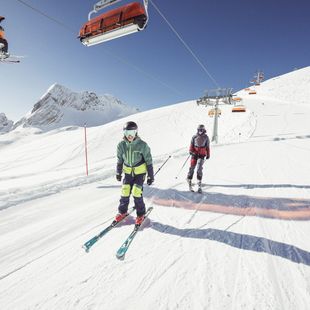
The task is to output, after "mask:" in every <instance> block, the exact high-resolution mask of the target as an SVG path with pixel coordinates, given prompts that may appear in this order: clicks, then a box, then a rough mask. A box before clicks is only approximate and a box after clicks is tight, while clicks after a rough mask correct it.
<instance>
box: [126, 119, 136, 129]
mask: <svg viewBox="0 0 310 310" xmlns="http://www.w3.org/2000/svg"><path fill="white" fill-rule="evenodd" d="M123 130H138V125H137V124H136V123H135V122H131V121H130V122H127V123H126V124H125V125H124V127H123Z"/></svg>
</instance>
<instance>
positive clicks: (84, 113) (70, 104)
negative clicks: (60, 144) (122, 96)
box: [14, 83, 139, 130]
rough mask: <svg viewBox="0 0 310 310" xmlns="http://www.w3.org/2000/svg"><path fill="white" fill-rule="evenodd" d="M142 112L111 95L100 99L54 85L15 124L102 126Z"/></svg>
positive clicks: (45, 126) (25, 125)
mask: <svg viewBox="0 0 310 310" xmlns="http://www.w3.org/2000/svg"><path fill="white" fill-rule="evenodd" d="M138 111H139V110H138V109H137V108H134V107H130V106H127V105H125V104H124V103H122V102H121V101H120V100H119V99H117V98H115V97H114V96H112V95H103V96H98V95H97V94H95V93H93V92H88V91H84V92H82V93H78V92H73V91H71V90H70V89H68V88H66V87H64V86H62V85H60V84H57V83H56V84H53V85H52V86H51V87H50V88H49V89H48V90H47V92H46V93H45V94H44V95H43V96H42V97H41V98H40V99H39V101H38V102H37V103H36V104H35V105H34V106H33V109H32V111H31V112H29V113H28V114H27V115H26V116H24V117H23V118H22V119H21V120H19V121H18V122H16V124H14V129H15V128H17V127H20V126H22V127H36V128H40V129H42V130H51V129H55V128H60V127H64V126H84V124H86V125H87V126H88V127H93V126H99V125H103V124H106V123H108V122H111V121H113V120H116V119H118V118H122V117H125V116H128V115H131V114H134V113H137V112H138Z"/></svg>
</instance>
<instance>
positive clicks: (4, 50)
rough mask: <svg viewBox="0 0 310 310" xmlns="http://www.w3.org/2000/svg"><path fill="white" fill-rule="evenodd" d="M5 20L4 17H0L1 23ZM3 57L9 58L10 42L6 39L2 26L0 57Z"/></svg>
mask: <svg viewBox="0 0 310 310" xmlns="http://www.w3.org/2000/svg"><path fill="white" fill-rule="evenodd" d="M4 19H5V18H4V17H3V16H0V23H1V22H2V21H3V20H4ZM1 54H2V55H3V56H5V57H9V53H8V41H7V40H6V39H5V34H4V29H3V27H2V26H0V55H1Z"/></svg>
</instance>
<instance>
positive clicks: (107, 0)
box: [88, 0, 149, 20]
mask: <svg viewBox="0 0 310 310" xmlns="http://www.w3.org/2000/svg"><path fill="white" fill-rule="evenodd" d="M119 1H122V0H101V1H99V2H97V3H96V4H95V5H94V8H93V10H92V11H90V12H89V14H88V20H91V15H92V14H95V13H98V12H99V11H100V10H102V9H104V8H106V7H108V6H110V5H113V4H115V3H117V2H119ZM143 3H144V7H145V10H146V12H147V7H148V3H149V0H143ZM147 17H148V16H147Z"/></svg>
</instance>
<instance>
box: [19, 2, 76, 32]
mask: <svg viewBox="0 0 310 310" xmlns="http://www.w3.org/2000/svg"><path fill="white" fill-rule="evenodd" d="M16 1H18V2H19V3H21V4H23V5H25V6H27V7H28V8H30V9H32V10H33V11H35V12H37V13H39V14H40V15H42V16H44V17H46V18H48V19H50V20H51V21H53V22H55V23H57V24H59V25H60V26H62V27H64V28H65V29H67V30H70V32H72V31H73V32H74V29H72V28H70V27H68V26H67V25H65V24H64V23H63V22H61V21H59V20H57V19H55V18H53V17H51V16H49V15H47V14H46V13H44V12H42V11H40V10H39V9H37V8H35V7H33V6H32V5H30V4H29V3H27V2H25V1H23V0H16Z"/></svg>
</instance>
